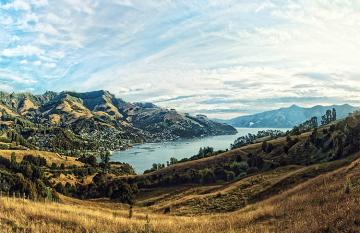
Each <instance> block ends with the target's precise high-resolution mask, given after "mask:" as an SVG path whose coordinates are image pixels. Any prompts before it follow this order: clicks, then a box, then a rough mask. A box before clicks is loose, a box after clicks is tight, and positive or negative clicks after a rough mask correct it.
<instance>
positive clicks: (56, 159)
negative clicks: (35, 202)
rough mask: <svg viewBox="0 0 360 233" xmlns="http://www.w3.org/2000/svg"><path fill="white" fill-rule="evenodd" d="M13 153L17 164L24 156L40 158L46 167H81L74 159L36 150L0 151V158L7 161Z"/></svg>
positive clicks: (81, 164)
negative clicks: (43, 160) (54, 164)
mask: <svg viewBox="0 0 360 233" xmlns="http://www.w3.org/2000/svg"><path fill="white" fill-rule="evenodd" d="M13 153H15V155H16V160H17V162H21V160H22V158H23V157H24V156H25V155H33V156H40V157H43V158H45V159H46V161H47V163H48V165H49V166H50V165H51V164H52V163H56V164H57V165H60V164H62V163H63V164H64V165H65V166H71V165H76V166H83V165H84V164H83V163H82V162H79V161H76V158H75V157H70V156H63V155H60V154H58V153H53V152H47V151H38V150H0V156H2V157H5V158H7V159H10V158H11V154H13Z"/></svg>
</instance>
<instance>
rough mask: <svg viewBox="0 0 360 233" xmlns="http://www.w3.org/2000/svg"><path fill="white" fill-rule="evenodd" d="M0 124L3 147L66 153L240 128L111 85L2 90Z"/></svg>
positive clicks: (0, 93) (211, 133)
mask: <svg viewBox="0 0 360 233" xmlns="http://www.w3.org/2000/svg"><path fill="white" fill-rule="evenodd" d="M0 130H1V135H0V142H2V143H1V144H0V146H1V147H2V148H4V149H7V148H17V149H23V148H32V149H41V150H51V151H56V152H61V153H65V152H69V151H72V152H74V151H99V150H104V149H106V150H119V149H122V148H126V147H128V146H130V145H132V144H134V143H142V142H157V141H166V140H176V139H180V138H193V137H203V136H211V135H221V134H234V133H236V130H235V129H234V128H233V127H232V126H229V125H226V124H223V123H217V122H214V121H211V120H209V119H208V118H207V117H206V116H204V115H197V116H191V115H189V114H183V113H179V112H177V111H176V110H174V109H164V108H161V107H158V106H156V105H154V104H151V103H129V102H125V101H123V100H122V99H119V98H116V97H115V96H114V95H113V94H111V93H109V92H107V91H93V92H85V93H76V92H61V93H55V92H46V93H45V94H42V95H33V94H31V93H18V94H16V93H5V92H0ZM12 143H13V144H12ZM1 147H0V148H1Z"/></svg>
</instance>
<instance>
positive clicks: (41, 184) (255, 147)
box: [0, 113, 360, 233]
mask: <svg viewBox="0 0 360 233" xmlns="http://www.w3.org/2000/svg"><path fill="white" fill-rule="evenodd" d="M13 152H14V153H13ZM359 153H360V114H359V113H353V114H351V115H349V116H348V117H346V118H345V119H342V120H337V121H332V122H330V123H329V124H327V125H323V126H320V127H316V128H312V129H310V130H305V131H290V132H288V133H287V134H286V135H282V136H277V137H275V138H271V137H270V138H269V137H266V138H263V139H261V140H255V141H253V142H249V143H248V144H247V145H241V146H239V147H237V148H234V149H232V150H230V151H225V152H219V153H210V154H209V155H206V156H205V155H204V156H203V157H199V158H196V159H194V160H190V161H185V162H178V163H175V164H170V165H169V166H167V167H164V168H162V167H160V168H158V169H156V170H152V171H149V172H148V173H146V174H143V175H136V174H134V171H133V170H132V168H131V167H130V166H129V165H127V164H122V163H106V162H104V161H105V160H103V159H102V160H101V162H97V160H96V158H95V157H94V156H88V155H87V156H81V157H80V158H79V159H76V160H74V159H73V158H67V157H65V156H60V157H59V156H58V154H56V153H49V152H41V151H36V150H18V151H14V150H6V151H0V155H1V157H0V177H1V179H0V182H1V184H2V185H1V186H0V191H1V193H2V194H7V193H9V195H10V196H11V198H8V197H3V198H0V204H1V205H0V210H1V211H0V220H1V221H0V224H1V226H2V227H3V228H4V229H7V230H9V231H10V232H16V231H25V232H26V231H29V232H44V231H46V229H52V231H53V232H86V231H89V232H124V233H125V232H130V233H132V232H133V233H135V232H146V233H149V232H154V233H155V232H161V233H165V232H180V233H182V232H199V233H200V232H207V233H209V232H210V233H212V232H214V233H215V232H224V231H225V232H299V233H300V232H303V229H304V227H306V228H307V229H308V230H309V231H308V232H314V233H315V232H357V231H358V230H359V224H358V222H359V221H360V219H359V218H358V214H357V213H358V211H360V209H359V207H358V200H359V198H360V196H359V192H358V191H359V190H360V183H359V177H360V169H359V167H360V166H359V164H360V154H359ZM30 155H31V156H30ZM102 158H103V157H102ZM65 163H66V164H65ZM12 193H15V194H13V195H14V196H16V197H19V195H20V194H21V193H24V194H25V195H26V196H27V197H30V199H31V200H32V201H30V200H21V199H19V198H17V199H16V198H12V196H13V195H11V194H12ZM49 200H52V201H55V202H60V203H51V202H49ZM44 201H46V203H43V202H44ZM121 203H126V204H121ZM129 204H131V206H133V208H132V212H129ZM329 210H336V211H329ZM129 215H132V216H131V218H129ZM146 216H148V217H146ZM315 216H316V217H315ZM224 219H226V221H224Z"/></svg>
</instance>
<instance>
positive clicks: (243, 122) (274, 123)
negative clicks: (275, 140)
mask: <svg viewBox="0 0 360 233" xmlns="http://www.w3.org/2000/svg"><path fill="white" fill-rule="evenodd" d="M332 108H335V109H336V111H337V115H338V118H344V117H346V116H347V115H348V114H349V113H352V112H354V111H356V110H358V109H359V108H358V107H354V106H351V105H349V104H342V105H330V106H323V105H315V106H313V107H309V108H306V107H301V106H298V105H296V104H293V105H291V106H289V107H285V108H279V109H274V110H269V111H264V112H260V113H256V114H252V115H246V116H240V117H235V118H232V119H229V120H221V119H220V120H219V119H217V120H216V121H218V122H221V123H226V124H229V125H232V126H234V127H244V128H292V127H294V126H296V125H299V124H301V123H302V122H304V121H306V120H309V119H310V118H311V117H313V116H316V117H318V119H321V116H322V115H324V114H325V112H326V110H327V109H332Z"/></svg>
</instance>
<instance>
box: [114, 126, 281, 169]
mask: <svg viewBox="0 0 360 233" xmlns="http://www.w3.org/2000/svg"><path fill="white" fill-rule="evenodd" d="M267 129H269V128H266V129H263V128H256V129H252V128H237V130H238V133H237V134H236V135H223V136H213V137H205V138H199V139H189V140H178V141H173V142H162V143H145V144H141V145H136V146H134V147H132V148H130V149H128V150H125V151H115V152H114V153H113V155H112V157H111V160H112V161H120V162H125V163H129V164H131V165H132V166H133V167H134V168H135V171H136V172H137V173H138V174H140V173H143V172H144V170H146V169H149V168H151V166H152V164H153V163H164V164H166V161H169V160H170V158H171V157H174V158H177V159H182V158H188V157H191V156H193V155H195V154H197V153H198V151H199V149H200V147H205V146H211V147H213V148H214V150H225V149H228V148H229V147H230V144H231V143H233V142H234V141H235V139H237V138H238V137H240V136H244V135H246V134H248V133H253V134H255V133H257V132H258V131H260V130H267ZM279 130H282V129H279ZM283 130H284V131H286V130H287V129H283Z"/></svg>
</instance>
